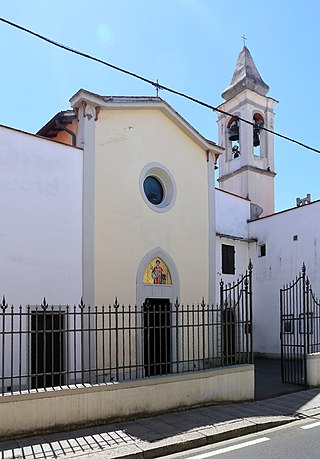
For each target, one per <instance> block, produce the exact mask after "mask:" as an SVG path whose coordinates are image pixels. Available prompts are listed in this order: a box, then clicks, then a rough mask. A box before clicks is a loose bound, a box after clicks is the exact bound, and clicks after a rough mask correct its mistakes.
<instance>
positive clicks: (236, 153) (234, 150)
mask: <svg viewBox="0 0 320 459" xmlns="http://www.w3.org/2000/svg"><path fill="white" fill-rule="evenodd" d="M232 156H233V158H239V156H240V150H239V147H238V145H234V146H233V147H232Z"/></svg>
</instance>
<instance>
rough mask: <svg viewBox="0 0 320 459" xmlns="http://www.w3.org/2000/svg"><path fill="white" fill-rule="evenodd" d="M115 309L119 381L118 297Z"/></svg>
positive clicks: (117, 374) (117, 373) (117, 375)
mask: <svg viewBox="0 0 320 459" xmlns="http://www.w3.org/2000/svg"><path fill="white" fill-rule="evenodd" d="M113 306H114V309H115V319H116V323H115V329H116V330H115V331H116V378H117V381H119V330H118V326H119V325H118V309H119V303H118V299H117V297H116V300H115V302H114V305H113Z"/></svg>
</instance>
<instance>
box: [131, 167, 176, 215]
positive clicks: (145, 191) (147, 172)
mask: <svg viewBox="0 0 320 459" xmlns="http://www.w3.org/2000/svg"><path fill="white" fill-rule="evenodd" d="M139 186H140V192H141V195H142V198H143V200H144V202H145V203H146V204H147V206H148V207H150V209H152V210H154V211H155V212H168V210H170V209H171V208H172V207H173V205H174V203H175V200H176V194H177V192H176V184H175V180H174V177H173V174H172V172H171V171H169V169H168V168H166V167H165V166H163V165H162V164H160V163H150V164H147V165H146V166H145V167H144V168H143V169H142V171H141V174H140V181H139Z"/></svg>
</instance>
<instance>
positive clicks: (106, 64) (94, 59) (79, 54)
mask: <svg viewBox="0 0 320 459" xmlns="http://www.w3.org/2000/svg"><path fill="white" fill-rule="evenodd" d="M0 21H1V22H3V23H5V24H8V25H10V26H11V27H14V28H16V29H19V30H22V31H23V32H26V33H28V34H30V35H33V36H35V37H37V38H39V39H40V40H43V41H46V42H47V43H50V44H51V45H54V46H56V47H58V48H61V49H64V50H65V51H68V52H70V53H73V54H77V55H78V56H82V57H84V58H86V59H89V60H91V61H94V62H98V63H99V64H102V65H105V66H107V67H110V68H112V69H114V70H117V71H119V72H122V73H124V74H126V75H129V76H131V77H133V78H136V79H138V80H141V81H144V82H145V83H148V84H151V85H152V86H154V87H155V88H156V89H157V90H160V89H162V90H164V91H167V92H170V93H171V94H175V95H177V96H180V97H183V98H184V99H187V100H190V101H191V102H194V103H196V104H198V105H201V106H203V107H206V108H209V109H210V110H213V111H214V112H217V113H221V114H223V115H227V116H230V117H232V116H234V115H233V114H232V113H229V112H226V111H224V110H221V109H220V108H218V107H214V106H213V105H210V104H208V103H206V102H203V101H202V100H199V99H196V98H194V97H192V96H189V95H188V94H185V93H183V92H180V91H177V90H175V89H172V88H169V87H168V86H164V85H162V84H160V83H159V82H158V81H153V80H150V79H148V78H145V77H143V76H141V75H139V74H137V73H134V72H130V71H129V70H126V69H124V68H122V67H119V66H117V65H114V64H111V63H110V62H107V61H104V60H102V59H99V58H98V57H95V56H92V55H91V54H87V53H84V52H82V51H78V50H76V49H74V48H71V47H70V46H67V45H64V44H62V43H58V42H57V41H54V40H51V39H50V38H48V37H45V36H44V35H41V34H39V33H37V32H33V31H32V30H30V29H27V28H26V27H23V26H21V25H18V24H16V23H14V22H12V21H9V20H7V19H4V18H1V17H0ZM237 119H238V120H239V121H242V122H243V123H247V124H250V125H252V126H254V125H255V123H254V122H252V121H249V120H246V119H244V118H241V117H240V116H237ZM259 129H261V130H264V131H267V132H270V133H272V134H274V135H275V136H277V137H280V138H282V139H285V140H288V141H289V142H293V143H295V144H297V145H300V146H301V147H303V148H307V149H308V150H312V151H315V152H316V153H320V150H318V149H316V148H313V147H310V146H309V145H306V144H305V143H302V142H299V141H298V140H295V139H292V138H291V137H288V136H285V135H283V134H280V133H279V132H276V131H273V130H271V129H268V128H266V127H264V126H259Z"/></svg>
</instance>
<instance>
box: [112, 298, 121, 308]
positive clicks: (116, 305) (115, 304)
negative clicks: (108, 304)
mask: <svg viewBox="0 0 320 459" xmlns="http://www.w3.org/2000/svg"><path fill="white" fill-rule="evenodd" d="M113 306H114V308H115V309H118V308H119V306H120V304H119V302H118V298H117V297H116V299H115V302H114V304H113Z"/></svg>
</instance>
